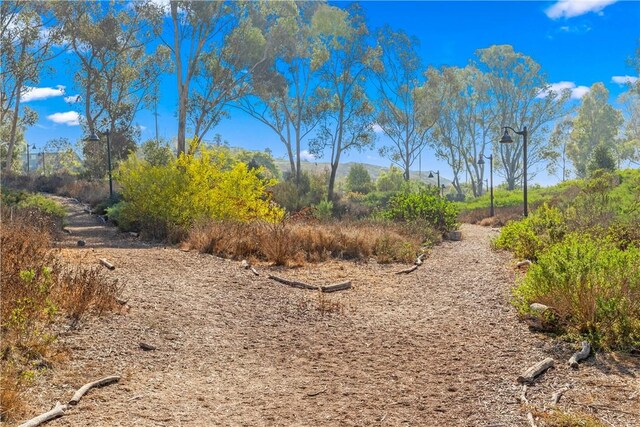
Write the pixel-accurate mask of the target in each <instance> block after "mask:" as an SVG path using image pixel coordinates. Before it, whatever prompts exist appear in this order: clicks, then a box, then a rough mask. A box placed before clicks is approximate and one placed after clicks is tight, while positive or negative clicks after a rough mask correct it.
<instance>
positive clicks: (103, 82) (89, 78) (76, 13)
mask: <svg viewBox="0 0 640 427" xmlns="http://www.w3.org/2000/svg"><path fill="white" fill-rule="evenodd" d="M141 6H142V5H141V4H138V3H133V4H129V3H127V2H124V1H113V2H109V3H106V2H96V3H90V2H84V3H82V2H78V3H72V2H64V3H56V13H57V15H58V19H59V21H60V25H61V26H62V28H63V31H64V36H65V38H66V40H67V43H68V44H69V49H70V51H71V52H72V56H70V58H69V60H68V61H69V66H70V67H71V69H73V70H75V81H76V82H77V85H78V89H79V90H80V91H81V96H80V103H81V104H82V105H83V107H84V115H83V125H85V126H86V128H87V131H88V133H96V132H98V131H106V130H108V131H109V132H110V134H111V146H112V156H113V158H114V159H115V160H116V161H117V160H119V159H123V158H126V156H127V155H128V154H129V151H131V150H133V149H135V147H136V145H135V140H136V139H137V138H138V137H139V128H138V127H137V126H136V125H135V117H136V114H137V113H138V111H140V110H141V109H142V108H144V107H145V106H147V104H149V103H150V102H151V101H152V98H153V95H154V92H155V85H156V82H157V80H158V76H159V75H160V74H161V73H162V71H163V67H162V64H163V63H164V60H165V58H166V52H164V51H163V49H162V48H158V49H155V50H151V51H150V49H149V48H148V44H149V43H150V42H151V41H152V40H153V26H152V22H151V21H150V20H149V19H147V17H146V16H145V15H144V14H143V13H140V12H141V11H140V9H139V8H140V7H141ZM83 152H84V157H85V161H86V164H85V166H86V167H87V169H88V171H89V172H90V173H92V174H95V175H96V176H103V175H104V173H105V172H106V170H105V158H106V147H105V144H104V143H103V142H99V141H86V142H85V143H84V147H83Z"/></svg>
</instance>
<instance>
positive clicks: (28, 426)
mask: <svg viewBox="0 0 640 427" xmlns="http://www.w3.org/2000/svg"><path fill="white" fill-rule="evenodd" d="M66 410H67V405H61V404H60V402H56V406H54V407H53V409H52V410H50V411H49V412H45V413H44V414H42V415H38V416H37V417H35V418H31V419H30V420H29V421H26V422H24V423H22V424H20V426H19V427H36V426H39V425H40V424H42V423H46V422H47V421H49V420H52V419H54V418H58V417H61V416H63V415H64V411H66Z"/></svg>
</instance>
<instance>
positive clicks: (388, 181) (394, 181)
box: [376, 166, 405, 192]
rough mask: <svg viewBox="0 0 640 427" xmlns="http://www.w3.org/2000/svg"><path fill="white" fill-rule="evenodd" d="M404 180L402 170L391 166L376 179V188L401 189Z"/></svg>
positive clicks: (385, 189) (382, 189)
mask: <svg viewBox="0 0 640 427" xmlns="http://www.w3.org/2000/svg"><path fill="white" fill-rule="evenodd" d="M404 182H405V181H404V175H403V174H402V171H401V170H400V169H399V168H397V167H395V166H391V167H390V168H389V170H388V171H387V172H383V173H381V174H380V176H379V177H378V179H377V181H376V188H377V189H378V191H387V192H393V191H400V190H402V186H403V185H404Z"/></svg>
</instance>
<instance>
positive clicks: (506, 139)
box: [500, 128, 513, 144]
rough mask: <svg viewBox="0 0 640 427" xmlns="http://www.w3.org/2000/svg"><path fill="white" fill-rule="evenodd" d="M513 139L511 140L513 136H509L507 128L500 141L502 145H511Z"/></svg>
mask: <svg viewBox="0 0 640 427" xmlns="http://www.w3.org/2000/svg"><path fill="white" fill-rule="evenodd" d="M512 142H513V139H511V135H509V131H508V130H507V128H504V135H502V139H500V144H511V143H512Z"/></svg>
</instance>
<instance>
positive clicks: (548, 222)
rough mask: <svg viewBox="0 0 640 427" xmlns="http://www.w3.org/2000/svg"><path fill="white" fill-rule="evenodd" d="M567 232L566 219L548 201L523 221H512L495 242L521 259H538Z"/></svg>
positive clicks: (497, 245)
mask: <svg viewBox="0 0 640 427" xmlns="http://www.w3.org/2000/svg"><path fill="white" fill-rule="evenodd" d="M566 233H567V224H566V220H565V218H564V216H563V214H562V212H560V210H559V209H558V208H553V207H549V206H548V205H547V204H546V203H545V204H543V205H542V206H541V207H540V208H538V209H537V210H536V211H535V212H533V213H532V214H531V215H529V216H528V217H527V218H524V219H522V220H521V221H510V222H508V223H507V225H505V226H504V227H503V228H502V231H501V232H500V236H498V238H497V239H496V240H495V241H494V242H493V243H494V246H495V247H496V248H499V249H507V250H509V251H511V252H513V253H514V255H515V256H516V257H518V258H521V259H529V260H536V259H537V258H538V256H539V255H540V254H541V253H542V252H543V251H544V250H545V249H546V248H548V247H549V246H550V245H552V244H555V243H557V242H560V241H561V240H562V239H563V238H564V236H565V234H566Z"/></svg>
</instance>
